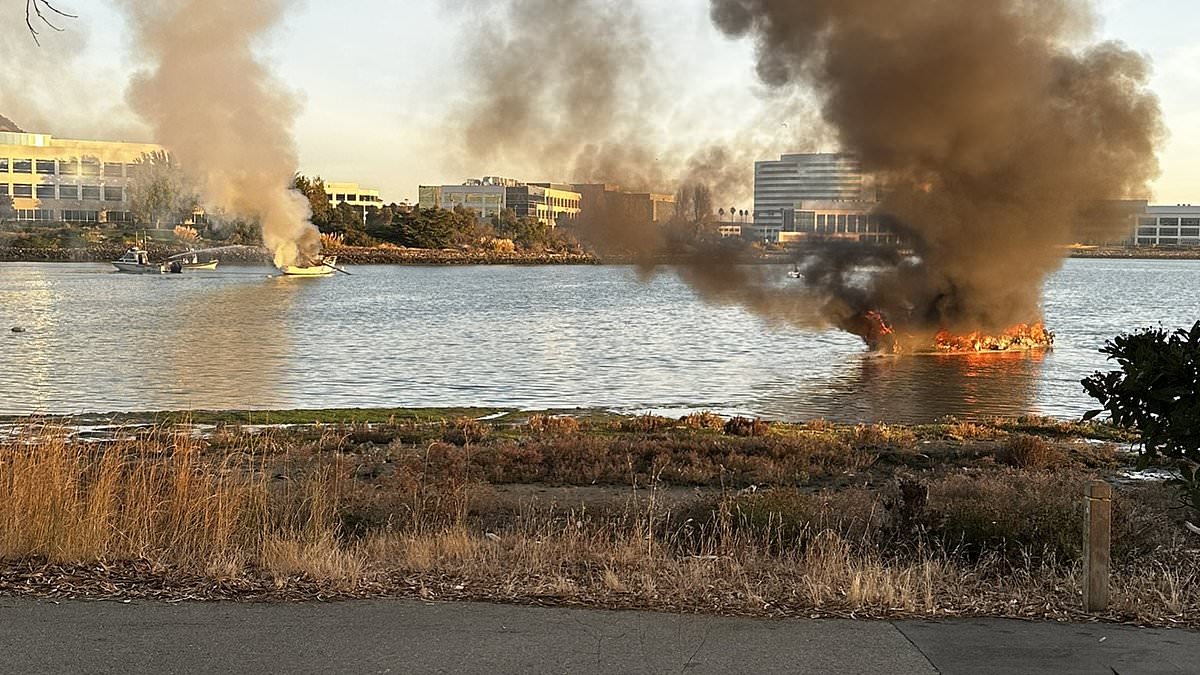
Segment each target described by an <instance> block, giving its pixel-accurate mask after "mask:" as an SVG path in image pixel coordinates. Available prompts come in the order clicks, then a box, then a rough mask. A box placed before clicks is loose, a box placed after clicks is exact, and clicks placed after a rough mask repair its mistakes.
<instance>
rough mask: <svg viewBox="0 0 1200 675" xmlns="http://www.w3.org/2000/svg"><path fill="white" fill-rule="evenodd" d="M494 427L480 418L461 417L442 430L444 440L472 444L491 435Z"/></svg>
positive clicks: (455, 443)
mask: <svg viewBox="0 0 1200 675" xmlns="http://www.w3.org/2000/svg"><path fill="white" fill-rule="evenodd" d="M491 434H492V428H491V427H490V426H488V425H487V424H485V423H483V422H480V421H479V420H475V419H471V418H469V417H460V418H458V419H456V420H454V421H452V422H450V423H449V424H448V425H446V429H445V431H443V432H442V440H444V441H446V442H447V443H453V444H454V445H470V444H473V443H478V442H480V441H482V440H484V439H486V438H487V437H488V436H491Z"/></svg>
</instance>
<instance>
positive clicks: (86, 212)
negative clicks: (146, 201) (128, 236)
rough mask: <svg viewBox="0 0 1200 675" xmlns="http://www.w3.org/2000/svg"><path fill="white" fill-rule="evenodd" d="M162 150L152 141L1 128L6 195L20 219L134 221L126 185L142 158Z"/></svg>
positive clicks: (1, 189) (1, 180)
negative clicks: (79, 137)
mask: <svg viewBox="0 0 1200 675" xmlns="http://www.w3.org/2000/svg"><path fill="white" fill-rule="evenodd" d="M162 151H163V148H162V147H161V146H158V145H152V144H148V143H124V142H110V141H81V140H68V139H62V138H54V137H53V136H51V135H49V134H30V133H14V132H0V195H7V196H10V197H12V200H13V209H14V210H15V217H16V219H17V220H23V221H34V222H72V223H101V222H110V223H115V222H132V220H133V216H132V215H131V214H130V205H129V195H128V193H127V190H126V188H127V187H128V185H129V182H130V180H131V179H132V178H133V177H134V175H135V173H136V171H137V168H138V167H137V161H138V160H139V159H140V158H142V157H144V156H145V155H147V154H150V153H154V152H162Z"/></svg>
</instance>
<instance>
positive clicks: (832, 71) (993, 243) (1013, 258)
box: [710, 0, 1164, 330]
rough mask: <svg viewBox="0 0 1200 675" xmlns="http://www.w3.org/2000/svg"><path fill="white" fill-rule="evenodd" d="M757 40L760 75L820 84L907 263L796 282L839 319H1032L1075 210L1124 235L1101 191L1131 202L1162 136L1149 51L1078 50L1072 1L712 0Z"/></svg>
mask: <svg viewBox="0 0 1200 675" xmlns="http://www.w3.org/2000/svg"><path fill="white" fill-rule="evenodd" d="M710 9H711V15H712V18H713V21H714V22H715V23H716V24H717V26H718V27H720V28H721V29H722V30H723V31H725V32H726V33H727V34H729V35H731V36H746V37H750V38H753V39H754V40H756V41H757V47H758V66H757V70H758V75H759V77H760V79H761V80H762V81H763V82H764V83H765V84H767V85H769V86H773V87H780V88H786V87H795V86H802V87H807V88H810V89H811V90H814V91H815V92H817V93H818V94H819V96H820V97H821V99H822V101H823V109H822V116H823V118H824V120H825V122H826V123H827V124H828V125H829V126H830V127H831V128H832V129H833V130H834V131H835V132H836V133H837V135H838V138H839V140H840V143H841V145H842V147H843V148H844V149H845V150H847V151H851V152H854V153H857V154H858V155H859V156H860V157H861V159H862V162H863V165H864V168H865V169H866V170H867V171H868V172H871V173H873V174H874V175H875V176H876V178H877V179H878V180H879V181H880V184H881V185H882V187H883V190H882V196H881V204H880V207H879V210H880V211H881V212H882V213H884V214H886V215H888V216H890V217H891V218H892V219H894V220H895V221H897V222H898V223H899V227H900V228H901V229H902V231H903V232H904V233H905V234H906V235H907V236H908V238H909V239H910V240H911V241H912V243H913V246H914V247H915V249H916V251H917V253H918V256H919V260H918V261H913V260H911V259H907V260H906V259H897V260H895V261H894V262H892V263H887V262H886V261H881V260H879V259H878V256H877V255H876V254H874V253H872V254H870V255H871V256H872V257H873V258H875V259H873V260H871V263H872V264H873V265H880V264H883V265H884V269H885V270H886V271H885V272H883V273H880V274H877V275H875V276H874V278H873V280H872V281H870V282H869V283H867V284H866V285H865V286H864V285H862V284H861V280H858V278H857V277H856V276H855V274H854V273H853V270H854V269H855V268H856V266H857V262H858V261H856V260H855V259H854V256H853V255H850V256H849V257H847V255H846V254H845V251H839V252H838V253H837V255H834V256H823V257H818V258H816V259H814V261H813V264H812V265H810V269H809V274H807V275H806V277H807V278H808V279H809V280H810V283H811V284H814V288H813V290H814V291H816V292H817V294H818V296H819V298H820V299H821V301H822V302H823V303H825V307H826V312H827V315H828V316H829V318H830V319H831V320H833V321H834V322H837V323H841V324H842V325H847V323H848V322H851V321H853V319H854V318H855V316H856V315H858V314H860V313H861V312H863V311H866V310H871V309H878V310H883V311H884V312H885V313H886V314H887V315H888V316H889V317H890V318H891V319H892V320H893V321H895V322H898V323H902V324H907V325H910V326H912V327H915V328H918V329H920V328H933V329H936V328H951V329H958V328H970V329H987V330H992V329H999V328H1003V327H1006V326H1008V325H1011V324H1014V323H1018V322H1025V321H1030V320H1032V319H1034V318H1036V317H1037V316H1038V315H1039V313H1040V307H1039V304H1040V295H1041V288H1042V285H1043V283H1044V281H1045V279H1046V277H1047V275H1048V274H1049V273H1051V272H1052V271H1054V270H1055V269H1057V267H1058V266H1059V265H1060V262H1061V258H1062V254H1061V253H1060V250H1059V249H1058V248H1056V247H1057V246H1060V245H1064V244H1069V243H1071V242H1072V240H1073V237H1072V234H1073V231H1074V229H1075V228H1076V227H1077V226H1078V225H1079V224H1080V221H1081V219H1088V220H1089V221H1090V222H1089V223H1088V225H1089V226H1090V227H1091V229H1093V230H1096V229H1100V230H1107V231H1108V232H1110V233H1113V234H1118V235H1123V234H1128V232H1129V230H1128V229H1127V228H1128V227H1129V225H1130V224H1129V222H1128V220H1127V219H1125V218H1123V217H1121V216H1120V215H1119V214H1117V213H1115V212H1114V210H1112V209H1108V210H1106V209H1100V208H1097V205H1101V204H1103V203H1104V202H1105V200H1114V199H1122V198H1132V197H1140V196H1144V195H1145V194H1146V193H1147V192H1148V183H1149V181H1151V180H1152V179H1153V178H1154V177H1155V176H1156V175H1157V171H1158V164H1157V158H1156V150H1157V148H1158V146H1159V144H1160V143H1161V141H1162V138H1163V135H1164V131H1163V125H1162V121H1161V113H1160V110H1159V106H1158V101H1157V98H1156V97H1155V96H1154V95H1153V94H1151V93H1150V92H1149V91H1148V90H1147V80H1148V76H1149V70H1150V66H1149V63H1148V62H1147V60H1146V58H1144V57H1143V56H1141V55H1139V54H1136V53H1134V52H1132V51H1130V50H1128V49H1127V48H1125V47H1124V46H1122V45H1120V44H1118V43H1114V42H1102V43H1090V44H1088V43H1087V41H1088V40H1089V39H1091V37H1092V36H1093V34H1094V33H1093V28H1092V26H1093V24H1094V16H1093V14H1092V11H1091V9H1090V5H1089V4H1088V3H1087V2H1084V1H1083V0H1041V1H1038V2H1028V1H1026V0H989V1H986V2H976V1H969V2H963V1H961V0H910V1H908V2H904V3H897V2H895V1H894V0H710ZM1081 45H1082V46H1081Z"/></svg>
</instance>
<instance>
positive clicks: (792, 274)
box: [788, 265, 804, 279]
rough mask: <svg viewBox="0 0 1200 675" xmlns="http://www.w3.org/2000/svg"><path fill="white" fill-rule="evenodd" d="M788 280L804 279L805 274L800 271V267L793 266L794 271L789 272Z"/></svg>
mask: <svg viewBox="0 0 1200 675" xmlns="http://www.w3.org/2000/svg"><path fill="white" fill-rule="evenodd" d="M788 278H789V279H803V278H804V273H803V272H801V271H800V268H799V267H798V266H796V265H792V269H791V270H790V271H789V272H788Z"/></svg>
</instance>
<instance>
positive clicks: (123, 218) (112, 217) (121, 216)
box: [107, 211, 133, 223]
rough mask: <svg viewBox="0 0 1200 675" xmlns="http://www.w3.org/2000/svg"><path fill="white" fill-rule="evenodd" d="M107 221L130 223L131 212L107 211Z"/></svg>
mask: <svg viewBox="0 0 1200 675" xmlns="http://www.w3.org/2000/svg"><path fill="white" fill-rule="evenodd" d="M107 218H108V222H110V223H132V222H133V214H132V213H130V212H129V211H109V212H108V216H107Z"/></svg>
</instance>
